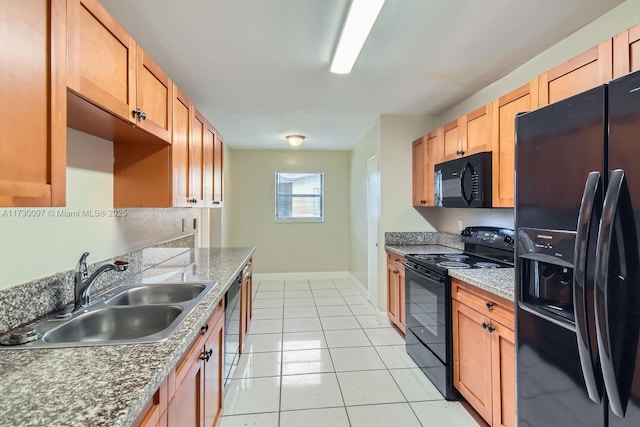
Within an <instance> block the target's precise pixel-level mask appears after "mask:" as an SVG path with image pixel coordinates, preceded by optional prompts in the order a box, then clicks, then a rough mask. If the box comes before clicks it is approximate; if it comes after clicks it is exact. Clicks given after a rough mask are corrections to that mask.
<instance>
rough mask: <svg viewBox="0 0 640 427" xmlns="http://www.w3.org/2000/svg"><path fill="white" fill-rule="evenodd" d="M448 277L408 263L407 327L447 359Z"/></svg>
mask: <svg viewBox="0 0 640 427" xmlns="http://www.w3.org/2000/svg"><path fill="white" fill-rule="evenodd" d="M446 282H447V278H446V276H442V275H440V274H437V273H428V272H422V271H420V272H419V271H417V270H415V269H413V268H412V267H411V266H409V265H407V264H405V296H406V326H407V328H409V329H410V330H411V332H413V333H414V334H415V336H416V337H417V338H418V339H419V340H420V341H422V343H423V344H425V345H426V346H427V347H428V348H429V349H430V350H431V351H432V352H433V353H434V354H435V355H436V356H438V358H439V359H440V360H441V361H442V362H443V363H446V362H447V300H446V298H447V295H446Z"/></svg>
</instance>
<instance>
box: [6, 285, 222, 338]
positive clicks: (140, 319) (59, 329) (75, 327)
mask: <svg viewBox="0 0 640 427" xmlns="http://www.w3.org/2000/svg"><path fill="white" fill-rule="evenodd" d="M216 285H217V283H208V284H203V283H186V284H185V283H162V284H149V285H130V286H118V287H116V288H114V289H112V290H111V291H109V292H108V293H106V294H105V295H103V296H101V297H100V300H99V301H97V302H96V303H94V304H92V305H90V306H89V307H86V308H83V309H80V310H78V311H76V312H73V313H71V314H70V315H57V316H56V315H54V316H51V317H48V318H46V319H44V320H42V321H40V322H38V323H37V324H36V325H35V326H33V325H32V326H31V327H29V328H23V329H22V330H21V331H18V332H17V335H16V332H14V335H13V336H9V337H7V338H5V340H4V344H5V345H2V346H0V349H19V348H55V347H76V346H94V345H113V344H140V343H150V342H159V341H163V340H165V339H167V338H169V337H170V336H171V335H172V334H173V332H175V330H176V329H177V328H178V326H180V324H181V323H182V321H183V320H184V318H185V317H187V316H188V315H189V313H191V312H192V311H193V309H194V308H195V307H196V306H197V305H198V303H199V302H200V301H201V300H202V299H203V298H205V297H206V296H207V295H208V294H209V292H211V290H212V289H213V288H214V287H215V286H216ZM24 336H27V337H30V338H27V340H29V339H31V340H32V341H30V342H26V343H23V344H16V343H17V342H19V341H21V339H20V338H21V337H24ZM9 341H11V342H12V343H13V344H16V345H7V344H8V343H9Z"/></svg>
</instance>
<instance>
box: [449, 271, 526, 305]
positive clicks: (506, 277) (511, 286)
mask: <svg viewBox="0 0 640 427" xmlns="http://www.w3.org/2000/svg"><path fill="white" fill-rule="evenodd" d="M449 276H451V277H455V278H456V279H460V280H462V281H464V282H467V283H469V284H471V285H473V286H476V287H478V288H480V289H483V290H485V291H487V292H491V293H492V294H495V295H498V296H500V297H502V298H506V299H508V300H509V301H515V270H514V269H513V268H477V269H457V270H456V269H453V270H449Z"/></svg>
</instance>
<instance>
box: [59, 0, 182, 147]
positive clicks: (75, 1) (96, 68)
mask: <svg viewBox="0 0 640 427" xmlns="http://www.w3.org/2000/svg"><path fill="white" fill-rule="evenodd" d="M67 16H68V26H67V45H68V52H67V71H68V81H67V86H68V88H69V89H70V90H71V91H72V93H71V94H70V96H69V126H71V127H73V128H76V129H78V130H80V131H83V132H87V133H90V134H93V135H96V136H99V137H102V138H106V139H109V140H112V141H115V142H120V141H126V142H161V141H165V142H170V141H171V111H172V110H171V82H170V80H169V78H168V77H167V75H166V74H164V73H163V72H162V70H161V69H160V68H159V67H158V66H157V65H156V64H155V63H154V62H153V61H152V60H151V58H150V57H149V56H148V55H147V54H146V53H145V52H144V51H143V50H142V49H141V48H140V47H139V46H137V45H136V43H135V41H134V40H133V39H132V38H131V37H130V36H129V34H128V33H127V32H126V31H125V30H124V29H123V28H122V27H121V26H120V25H119V24H118V22H117V21H116V20H115V19H113V17H112V16H111V15H110V14H109V13H108V12H107V11H106V9H104V7H102V5H100V3H98V1H97V0H69V1H68V2H67ZM78 97H80V98H82V99H83V100H85V101H88V102H90V103H91V104H92V105H88V104H87V103H86V102H82V101H81V100H80V99H78ZM96 107H97V108H98V110H96ZM105 112H106V113H109V114H105ZM110 115H111V116H110ZM116 118H117V119H119V120H117V119H116ZM114 119H115V120H114ZM131 124H133V125H135V126H137V127H140V128H142V129H145V130H146V131H147V132H149V134H150V135H153V136H150V135H148V134H145V133H142V132H132V130H131V129H132V128H131V126H130V125H131Z"/></svg>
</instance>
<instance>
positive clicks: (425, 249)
mask: <svg viewBox="0 0 640 427" xmlns="http://www.w3.org/2000/svg"><path fill="white" fill-rule="evenodd" d="M384 248H385V249H386V250H389V251H392V252H395V253H397V254H399V255H402V256H406V255H408V254H451V253H457V252H460V250H459V249H454V248H450V247H448V246H442V245H387V246H385V247H384Z"/></svg>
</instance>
